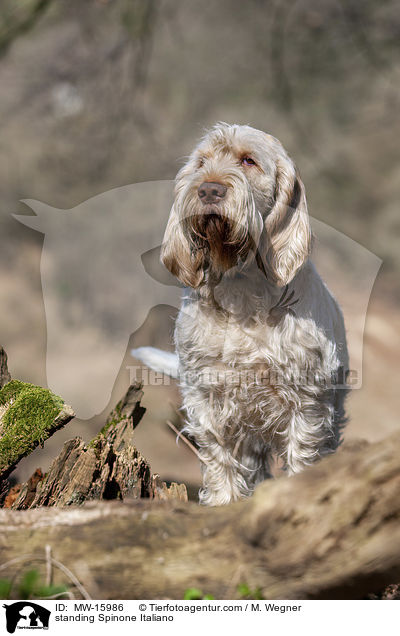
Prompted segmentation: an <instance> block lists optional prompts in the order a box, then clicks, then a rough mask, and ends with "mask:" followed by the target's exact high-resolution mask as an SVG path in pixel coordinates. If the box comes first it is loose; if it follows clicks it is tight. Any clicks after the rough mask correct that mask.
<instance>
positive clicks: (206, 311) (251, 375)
mask: <svg viewBox="0 0 400 636" xmlns="http://www.w3.org/2000/svg"><path fill="white" fill-rule="evenodd" d="M311 243H312V235H311V230H310V225H309V218H308V213H307V204H306V197H305V191H304V185H303V183H302V181H301V180H300V177H299V174H298V172H297V170H296V167H295V165H294V163H293V161H292V160H291V159H290V158H289V156H288V155H287V153H286V152H285V150H284V148H283V147H282V145H281V144H280V142H279V141H278V140H277V139H275V138H274V137H272V136H270V135H267V134H266V133H264V132H261V131H259V130H255V129H253V128H250V127H249V126H236V125H233V126H231V125H227V124H223V123H221V124H218V125H216V126H215V127H214V128H213V129H212V130H211V131H210V132H209V133H208V134H207V135H206V136H205V137H204V138H203V139H202V140H201V142H200V143H199V145H198V146H197V147H196V148H195V150H194V151H193V153H192V154H191V156H190V157H189V160H188V161H187V163H186V165H185V166H184V167H183V168H182V169H181V170H180V172H179V173H178V175H177V178H176V189H175V202H174V205H173V207H172V210H171V214H170V217H169V220H168V224H167V228H166V232H165V237H164V242H163V246H162V252H161V258H162V262H163V263H164V265H165V266H166V267H167V268H168V269H169V270H170V272H172V273H173V274H174V275H175V276H176V277H177V278H178V279H179V280H180V281H181V282H182V283H183V284H184V285H185V286H186V288H185V291H184V294H183V302H182V307H181V311H180V314H179V316H178V318H177V321H176V328H175V344H176V352H177V356H178V375H179V379H180V386H181V390H182V396H183V406H184V408H185V411H186V414H187V424H186V428H185V430H186V431H187V432H188V433H189V435H190V436H192V437H193V438H194V440H195V441H196V444H197V446H198V448H199V451H200V456H201V459H202V465H203V480H204V484H203V488H202V490H201V491H200V501H201V503H203V504H208V505H219V504H226V503H228V502H230V501H234V500H237V499H239V498H241V497H245V496H248V495H250V494H251V493H252V491H253V489H254V487H255V485H256V484H257V483H259V482H260V481H262V480H264V479H266V478H267V477H269V461H270V458H271V455H272V454H275V455H278V456H279V457H280V458H282V460H283V464H284V466H285V468H286V469H287V470H288V471H289V473H295V472H298V471H300V470H301V469H302V468H303V467H304V466H305V465H308V464H311V463H312V462H314V461H316V460H317V459H318V458H320V457H322V456H323V455H326V454H328V453H331V452H333V451H334V450H335V448H336V447H337V446H338V444H339V441H340V429H341V424H342V423H343V421H344V409H343V401H344V396H345V393H346V385H345V375H346V372H347V370H348V355H347V347H346V336H345V329H344V323H343V317H342V314H341V312H340V309H339V307H338V305H337V303H336V301H335V300H334V298H333V297H332V295H331V294H330V293H329V291H328V289H327V288H326V286H325V284H324V283H323V282H322V280H321V278H320V277H319V275H318V274H317V272H316V270H315V268H314V266H313V264H312V263H311V262H310V261H309V254H310V251H311ZM153 353H154V351H153ZM139 357H142V359H144V360H145V361H146V356H139ZM153 362H154V361H153ZM152 366H157V364H156V365H154V364H153V365H152ZM158 366H159V365H158ZM161 366H162V365H161Z"/></svg>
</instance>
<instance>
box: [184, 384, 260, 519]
mask: <svg viewBox="0 0 400 636" xmlns="http://www.w3.org/2000/svg"><path fill="white" fill-rule="evenodd" d="M183 405H184V407H185V408H186V412H187V414H188V420H187V424H186V426H185V431H186V432H187V433H189V435H190V436H192V437H193V438H194V439H195V441H196V444H197V446H198V449H199V453H200V458H201V462H202V472H203V488H202V489H201V490H200V493H199V501H200V503H201V504H204V505H208V506H219V505H223V504H227V503H230V502H231V501H237V500H238V499H242V498H243V497H248V496H249V495H251V493H252V490H253V487H252V485H251V480H248V476H249V475H252V471H251V470H249V469H248V468H247V467H246V466H245V465H243V464H242V463H241V458H240V454H241V453H240V450H239V445H240V444H239V443H238V440H240V433H241V431H240V429H239V427H238V421H239V422H240V415H239V414H232V417H231V418H227V417H226V414H225V413H224V410H223V408H221V405H220V404H216V403H214V402H213V400H212V399H211V397H210V398H209V397H205V393H204V392H200V391H199V392H195V391H193V388H192V387H191V388H190V390H189V391H188V393H186V396H185V397H184V402H183ZM235 415H236V416H235ZM249 484H250V485H249Z"/></svg>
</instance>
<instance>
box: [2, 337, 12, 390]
mask: <svg viewBox="0 0 400 636" xmlns="http://www.w3.org/2000/svg"><path fill="white" fill-rule="evenodd" d="M10 380H11V375H10V372H9V370H8V366H7V354H6V352H5V351H4V349H3V347H1V346H0V389H1V387H3V386H4V385H5V384H7V382H9V381H10Z"/></svg>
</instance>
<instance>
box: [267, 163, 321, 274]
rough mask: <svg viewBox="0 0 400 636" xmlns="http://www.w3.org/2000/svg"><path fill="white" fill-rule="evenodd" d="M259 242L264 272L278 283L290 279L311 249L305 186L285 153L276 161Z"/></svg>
mask: <svg viewBox="0 0 400 636" xmlns="http://www.w3.org/2000/svg"><path fill="white" fill-rule="evenodd" d="M262 245H263V248H262V249H261V256H262V257H263V261H264V264H265V266H266V268H267V273H268V275H269V276H271V278H272V279H273V281H274V282H275V283H276V284H277V285H279V286H283V285H287V284H288V283H289V282H290V281H291V280H292V279H293V277H294V276H295V275H296V273H297V271H298V270H299V269H300V267H301V266H302V265H303V264H304V263H305V261H306V260H307V258H308V256H309V254H310V252H311V247H312V232H311V226H310V220H309V216H308V211H307V201H306V194H305V188H304V185H303V182H302V181H301V179H300V177H299V175H298V173H297V171H296V168H295V166H294V164H293V163H292V161H291V160H290V159H289V157H287V158H286V157H281V158H279V160H278V161H277V164H276V181H275V196H274V204H273V206H272V208H271V210H270V212H269V213H268V215H267V217H266V219H265V233H264V237H263V241H262Z"/></svg>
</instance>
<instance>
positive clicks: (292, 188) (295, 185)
mask: <svg viewBox="0 0 400 636" xmlns="http://www.w3.org/2000/svg"><path fill="white" fill-rule="evenodd" d="M310 248H311V230H310V224H309V219H308V213H307V203H306V198H305V192H304V186H303V183H302V182H301V180H300V178H299V175H298V173H297V171H296V167H295V165H294V163H293V162H292V160H291V159H290V157H289V156H288V155H287V153H286V151H285V150H284V148H283V147H282V145H281V144H280V142H279V141H278V140H277V139H275V138H274V137H272V136H271V135H267V134H266V133H264V132H261V131H259V130H255V129H254V128H251V127H250V126H236V125H233V126H231V125H228V124H217V125H216V126H215V127H214V128H213V129H212V130H211V131H210V132H209V133H208V134H207V135H206V136H205V137H204V138H203V139H202V140H201V142H200V143H199V145H198V146H197V148H195V150H194V151H193V152H192V154H191V155H190V157H189V159H188V161H187V163H186V164H185V166H184V167H183V168H182V169H181V170H180V171H179V172H178V174H177V177H176V187H175V202H174V205H173V207H172V210H171V214H170V217H169V220H168V224H167V228H166V231H165V236H164V241H163V246H162V251H161V259H162V261H163V263H164V265H165V266H166V267H167V269H169V271H171V272H172V273H173V274H174V275H175V276H177V278H179V280H180V281H181V282H182V283H184V284H185V285H188V286H189V287H193V288H196V287H199V286H200V285H201V284H202V283H203V282H204V280H205V274H206V272H208V273H209V274H211V275H212V274H214V275H215V276H216V278H217V279H218V276H221V275H222V274H224V273H226V272H227V271H228V270H230V269H232V268H235V267H236V266H237V265H238V264H239V265H240V264H241V263H247V264H248V263H249V262H252V261H254V260H256V261H257V262H258V265H259V267H260V268H262V269H263V271H265V273H266V275H267V277H268V279H269V280H271V282H274V283H275V284H277V285H286V284H287V283H289V282H290V281H291V280H292V278H293V277H294V276H295V274H296V272H297V271H298V270H299V268H300V267H301V266H302V265H303V263H304V262H305V260H306V259H307V257H308V255H309V252H310Z"/></svg>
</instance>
